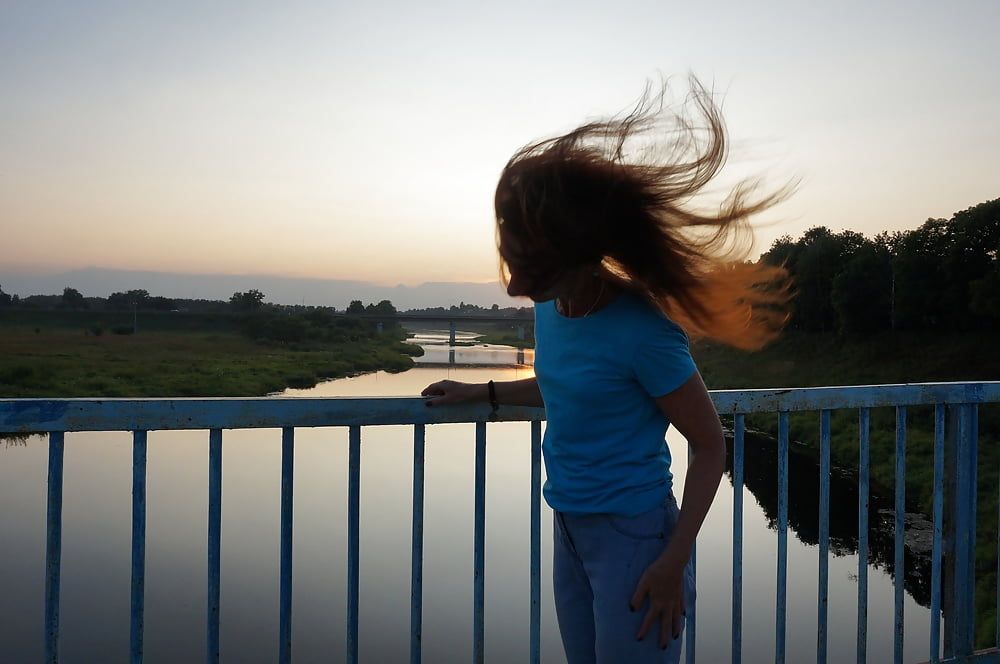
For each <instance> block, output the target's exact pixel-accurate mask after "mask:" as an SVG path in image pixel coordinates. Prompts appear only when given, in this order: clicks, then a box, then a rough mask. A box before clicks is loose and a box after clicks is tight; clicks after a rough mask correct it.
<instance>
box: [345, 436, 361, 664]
mask: <svg viewBox="0 0 1000 664" xmlns="http://www.w3.org/2000/svg"><path fill="white" fill-rule="evenodd" d="M347 455H348V456H347V661H348V662H349V664H357V662H358V599H359V598H358V595H359V581H360V579H359V577H360V569H361V568H360V530H361V521H360V519H361V516H360V515H361V427H360V426H358V425H354V426H352V427H351V428H350V430H349V433H348V453H347Z"/></svg>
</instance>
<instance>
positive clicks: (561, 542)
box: [553, 495, 695, 664]
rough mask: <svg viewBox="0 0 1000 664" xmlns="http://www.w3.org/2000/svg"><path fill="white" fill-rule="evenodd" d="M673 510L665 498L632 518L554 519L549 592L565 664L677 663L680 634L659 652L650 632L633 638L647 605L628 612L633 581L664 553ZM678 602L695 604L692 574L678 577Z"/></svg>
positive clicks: (655, 632)
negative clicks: (680, 595) (681, 596)
mask: <svg viewBox="0 0 1000 664" xmlns="http://www.w3.org/2000/svg"><path fill="white" fill-rule="evenodd" d="M679 513H680V510H679V509H678V507H677V501H676V500H674V497H673V495H671V496H670V497H669V498H667V500H666V501H665V502H664V503H663V504H662V505H660V506H658V507H656V508H654V509H652V510H650V511H648V512H644V513H642V514H639V515H637V516H617V515H614V514H570V513H566V512H558V511H556V512H554V513H553V514H554V522H555V523H554V534H553V543H554V549H555V554H554V565H553V591H554V594H555V603H556V617H557V618H558V620H559V632H560V634H561V635H562V641H563V647H564V648H565V650H566V659H567V661H568V662H569V664H619V663H621V662H628V663H630V664H647V663H648V664H652V663H654V662H655V663H656V664H677V663H678V662H679V661H680V657H681V641H682V639H683V628H682V630H681V635H679V636H678V638H677V639H673V638H672V637H673V635H670V640H669V641H668V646H667V648H666V650H663V649H661V648H660V647H659V640H660V628H659V625H658V624H657V625H654V627H652V628H651V629H650V630H649V631H648V632H647V633H646V636H645V637H644V638H643V640H642V641H637V640H636V638H635V635H636V633H637V632H638V631H639V627H640V626H641V625H642V621H643V618H644V617H645V615H646V610H647V608H648V603H644V604H643V606H642V607H641V608H639V610H637V611H635V612H632V611H630V610H629V600H630V599H631V598H632V594H633V593H634V592H635V588H636V585H637V584H638V582H639V577H641V576H642V573H643V572H644V571H646V568H647V567H648V566H649V564H650V563H652V562H653V561H654V560H656V558H657V557H658V556H659V555H660V554H661V553H662V552H663V549H664V547H666V545H667V542H668V541H669V539H670V535H671V533H672V532H673V529H674V525H675V524H676V523H677V517H678V515H679ZM684 601H685V607H686V610H687V611H689V612H690V611H691V610H692V608H693V607H694V601H695V587H694V570H693V567H692V565H691V563H690V562H688V565H687V567H686V568H685V571H684Z"/></svg>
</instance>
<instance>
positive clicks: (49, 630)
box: [45, 431, 65, 664]
mask: <svg viewBox="0 0 1000 664" xmlns="http://www.w3.org/2000/svg"><path fill="white" fill-rule="evenodd" d="M64 442H65V437H64V435H63V432H62V431H53V432H52V433H50V434H49V482H48V501H47V502H48V507H47V516H46V526H45V531H46V532H45V664H57V663H58V662H59V571H60V566H61V562H62V494H63V443H64Z"/></svg>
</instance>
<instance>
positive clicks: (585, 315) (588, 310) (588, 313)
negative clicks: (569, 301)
mask: <svg viewBox="0 0 1000 664" xmlns="http://www.w3.org/2000/svg"><path fill="white" fill-rule="evenodd" d="M606 283H607V282H606V281H604V280H603V279H601V291H600V292H599V293H598V294H597V299H596V300H594V303H593V304H592V305H590V309H587V313H585V314H584V315H582V316H580V318H586V317H587V316H589V315H590V314H591V313H593V311H594V307H596V306H597V303H598V302H600V301H601V298H602V297H603V296H604V286H605V284H606ZM566 312H567V313H568V314H569V315H570V316H569V317H570V318H572V317H573V316H572V314H573V309H572V307H570V306H569V305H567V306H566Z"/></svg>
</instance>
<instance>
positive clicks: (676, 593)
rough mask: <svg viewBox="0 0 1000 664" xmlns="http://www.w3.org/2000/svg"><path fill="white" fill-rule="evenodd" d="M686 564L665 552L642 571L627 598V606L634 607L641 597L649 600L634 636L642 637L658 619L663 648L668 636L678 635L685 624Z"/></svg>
mask: <svg viewBox="0 0 1000 664" xmlns="http://www.w3.org/2000/svg"><path fill="white" fill-rule="evenodd" d="M685 565H686V563H682V562H679V561H677V560H675V559H673V558H670V557H667V556H666V555H664V556H660V557H659V558H657V559H656V560H654V561H653V563H652V564H651V565H650V566H649V567H647V568H646V571H645V572H643V574H642V577H641V578H640V579H639V584H638V585H637V586H636V589H635V593H634V594H633V595H632V599H631V601H629V608H631V609H632V610H633V611H636V610H638V609H639V608H641V607H642V604H643V601H644V600H646V599H648V600H649V609H648V610H647V611H646V617H645V619H644V620H643V621H642V626H641V627H640V628H639V632H638V633H637V634H636V635H635V638H637V639H639V640H642V638H643V637H645V636H646V633H647V632H649V630H650V628H651V627H653V625H655V624H657V623H659V625H660V648H666V647H667V645H668V644H669V643H670V638H671V637H673V638H675V639H676V638H677V637H678V636H680V633H681V628H682V627H683V626H684V567H685Z"/></svg>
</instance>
